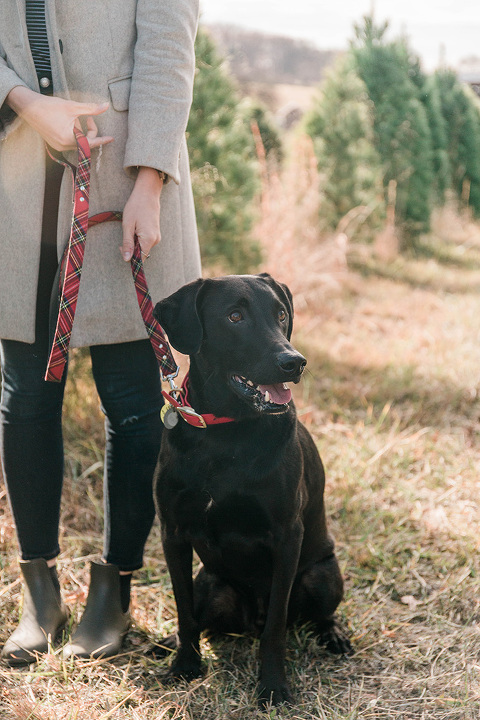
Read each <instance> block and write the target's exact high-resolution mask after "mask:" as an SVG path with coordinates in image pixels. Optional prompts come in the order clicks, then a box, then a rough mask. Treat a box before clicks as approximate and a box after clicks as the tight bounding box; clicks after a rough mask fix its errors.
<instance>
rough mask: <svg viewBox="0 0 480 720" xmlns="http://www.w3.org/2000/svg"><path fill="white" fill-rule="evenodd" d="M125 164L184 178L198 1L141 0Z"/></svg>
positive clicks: (137, 20)
mask: <svg viewBox="0 0 480 720" xmlns="http://www.w3.org/2000/svg"><path fill="white" fill-rule="evenodd" d="M136 23H137V40H136V44H135V55H134V67H133V74H132V84H131V90H130V100H129V110H128V139H127V145H126V150H125V160H124V166H125V169H126V170H127V172H129V173H131V172H132V171H133V168H135V167H136V166H139V165H146V166H148V167H154V168H157V169H158V170H162V171H163V172H165V173H167V175H168V176H169V177H171V178H172V179H173V180H174V181H175V182H176V183H179V182H180V172H179V154H180V146H181V143H182V141H183V138H184V135H185V129H186V127H187V121H188V114H189V112H190V106H191V103H192V94H193V78H194V74H195V52H194V42H195V35H196V31H197V24H198V0H138V5H137V17H136Z"/></svg>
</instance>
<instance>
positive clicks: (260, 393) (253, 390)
mask: <svg viewBox="0 0 480 720" xmlns="http://www.w3.org/2000/svg"><path fill="white" fill-rule="evenodd" d="M154 315H155V317H156V319H157V320H158V321H159V323H160V325H161V326H162V327H163V328H164V330H165V331H166V333H167V335H168V338H169V340H170V342H171V344H172V345H173V347H174V348H175V349H177V350H178V351H179V352H181V353H183V354H185V355H189V356H190V362H191V377H192V376H194V377H197V375H199V376H200V377H201V378H202V383H203V390H204V395H205V397H208V398H209V400H211V403H210V404H212V405H213V406H214V412H215V411H216V412H218V411H221V412H223V413H225V412H226V408H227V406H228V407H229V408H230V412H232V409H231V408H232V403H233V405H236V406H237V407H238V403H239V402H240V403H241V404H242V408H243V410H244V411H246V410H247V409H249V410H253V411H255V413H260V412H266V413H269V414H274V413H283V412H286V411H287V410H288V403H289V402H290V399H291V392H290V389H289V388H288V387H287V385H286V383H288V382H294V383H297V382H299V380H300V377H301V375H302V372H303V370H304V368H305V365H306V360H305V358H304V357H303V356H302V355H300V353H298V352H297V351H296V350H295V349H294V348H293V347H292V345H291V344H290V342H289V341H290V337H291V334H292V324H293V303H292V295H291V293H290V290H289V289H288V287H287V286H286V285H283V284H281V283H278V282H276V281H275V280H274V279H273V278H272V277H271V276H270V275H268V274H267V273H262V274H261V275H230V276H227V277H220V278H212V279H206V280H202V279H200V280H195V281H194V282H192V283H189V284H188V285H185V286H184V287H182V288H180V290H178V291H177V292H175V293H173V295H170V297H168V298H166V299H165V300H162V301H161V302H159V303H157V305H156V307H155V310H154ZM197 390H198V388H197ZM242 414H243V413H242Z"/></svg>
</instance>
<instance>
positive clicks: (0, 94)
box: [0, 45, 27, 140]
mask: <svg viewBox="0 0 480 720" xmlns="http://www.w3.org/2000/svg"><path fill="white" fill-rule="evenodd" d="M17 85H23V86H24V87H27V85H26V84H25V83H24V82H23V80H22V79H21V78H20V77H19V76H18V75H17V73H16V72H15V71H14V70H12V69H11V68H9V67H8V65H7V61H6V60H5V56H4V52H3V48H2V46H1V45H0V140H3V138H4V137H5V136H6V134H7V132H8V130H9V129H11V126H12V123H13V121H14V120H15V119H16V117H17V115H16V114H15V113H14V112H13V110H12V109H11V108H10V107H9V106H8V105H7V104H6V102H5V98H6V97H7V95H8V93H9V92H10V90H13V88H14V87H17Z"/></svg>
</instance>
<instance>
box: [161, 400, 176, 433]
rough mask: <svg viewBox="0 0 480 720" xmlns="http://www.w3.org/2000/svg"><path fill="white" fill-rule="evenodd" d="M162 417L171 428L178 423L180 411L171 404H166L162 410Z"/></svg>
mask: <svg viewBox="0 0 480 720" xmlns="http://www.w3.org/2000/svg"><path fill="white" fill-rule="evenodd" d="M160 418H161V420H162V422H163V424H164V425H165V427H166V428H167V430H171V429H172V428H174V427H175V425H176V424H177V423H178V413H177V411H176V410H175V408H173V407H172V406H171V405H164V406H163V407H162V409H161V410H160Z"/></svg>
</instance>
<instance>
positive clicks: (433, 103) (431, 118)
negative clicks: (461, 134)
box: [421, 75, 452, 205]
mask: <svg viewBox="0 0 480 720" xmlns="http://www.w3.org/2000/svg"><path fill="white" fill-rule="evenodd" d="M421 99H422V102H423V104H424V106H425V110H426V112H427V118H428V124H429V126H430V133H431V137H432V162H433V175H434V181H433V192H434V200H435V202H436V203H437V204H438V205H442V204H443V202H444V201H445V193H446V192H447V190H449V189H450V188H451V186H452V170H451V163H450V158H449V154H448V125H447V122H446V120H445V118H444V116H443V113H442V103H441V97H440V92H439V88H438V83H437V80H436V77H435V76H434V75H433V76H430V77H428V78H427V79H426V81H425V82H424V83H423V86H422V87H421Z"/></svg>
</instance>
